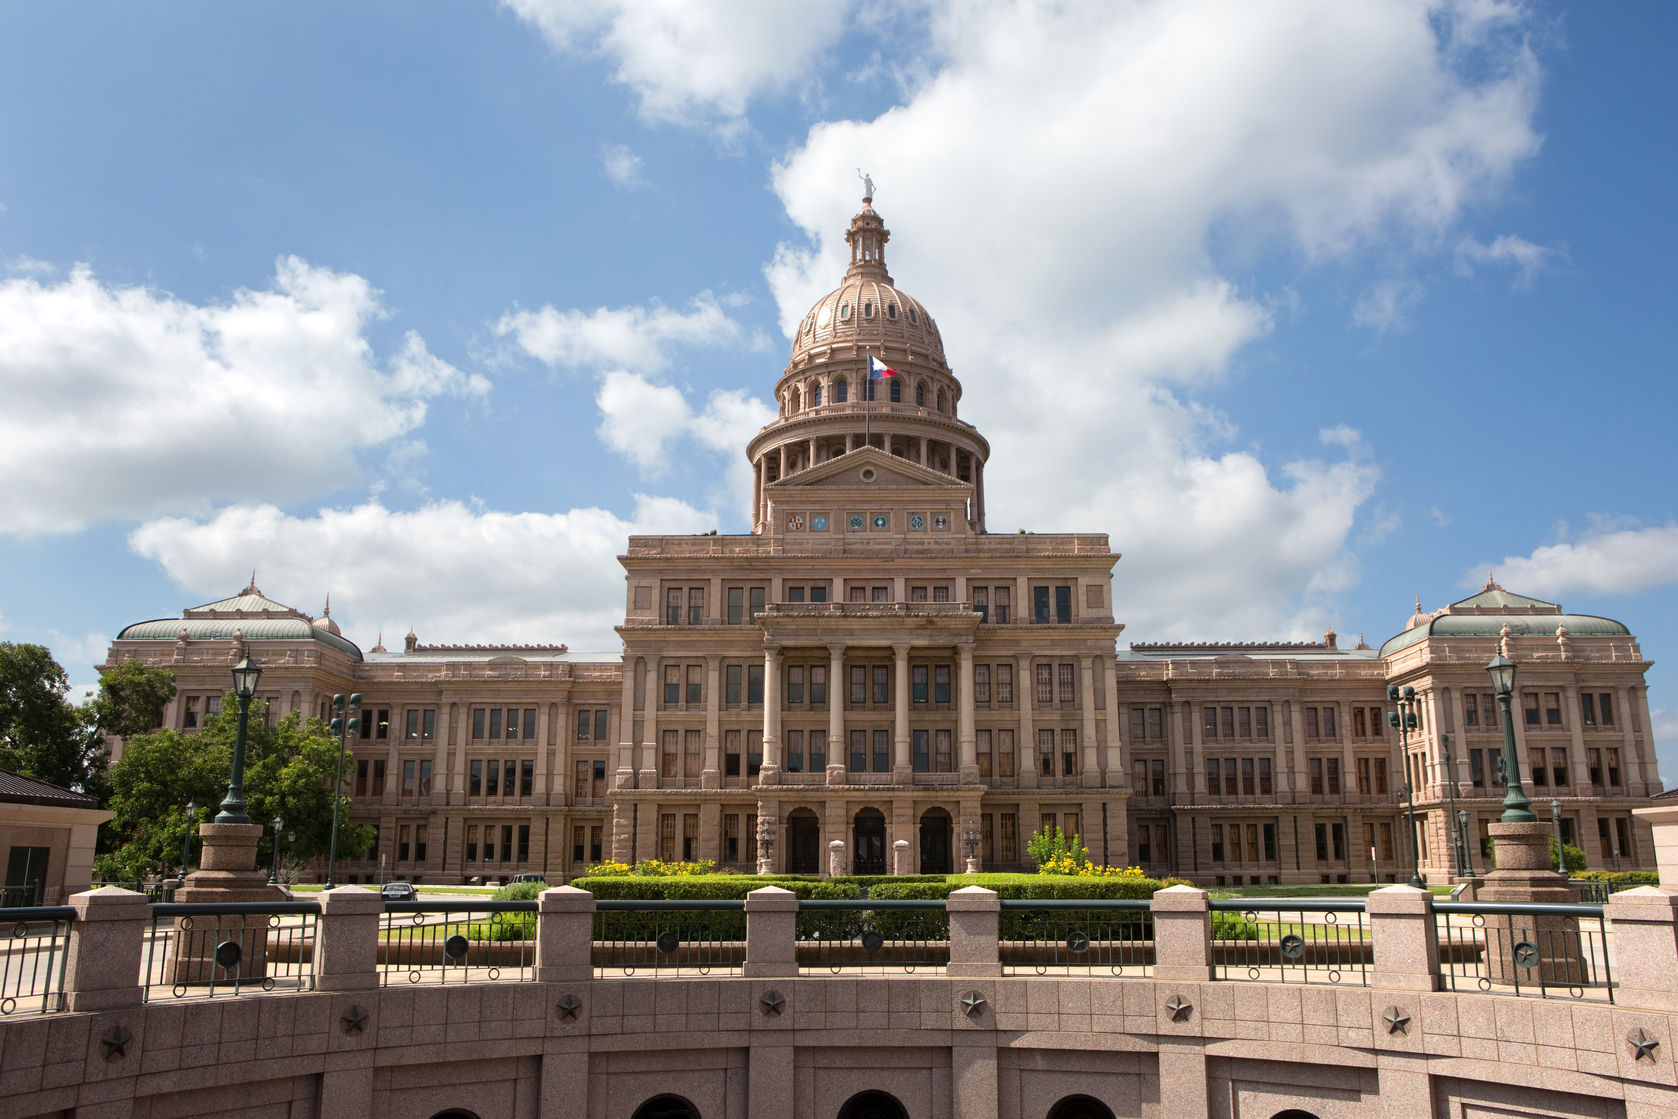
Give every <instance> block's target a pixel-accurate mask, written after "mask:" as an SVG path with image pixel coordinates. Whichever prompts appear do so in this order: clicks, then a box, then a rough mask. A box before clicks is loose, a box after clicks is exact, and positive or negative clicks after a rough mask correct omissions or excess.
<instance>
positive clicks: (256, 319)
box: [0, 256, 489, 536]
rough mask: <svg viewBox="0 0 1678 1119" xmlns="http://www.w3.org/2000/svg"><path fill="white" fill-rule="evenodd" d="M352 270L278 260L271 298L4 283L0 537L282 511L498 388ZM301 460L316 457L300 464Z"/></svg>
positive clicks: (67, 281) (75, 282)
mask: <svg viewBox="0 0 1678 1119" xmlns="http://www.w3.org/2000/svg"><path fill="white" fill-rule="evenodd" d="M386 314H387V312H386V311H385V309H384V307H383V306H382V305H381V303H380V300H379V293H378V291H377V290H376V289H374V288H373V286H372V285H371V284H369V283H368V282H367V281H366V280H365V279H363V278H362V277H360V276H357V275H354V274H351V273H342V272H334V271H332V270H330V269H327V268H321V267H316V266H313V265H310V264H309V263H308V262H306V261H304V260H301V259H299V258H298V257H295V256H285V257H281V258H280V259H279V261H278V263H277V265H276V271H275V276H274V281H273V285H272V286H271V287H270V288H268V289H265V290H248V289H241V290H240V291H238V292H235V293H234V295H233V296H232V297H231V298H230V299H228V300H227V301H225V302H221V303H206V304H195V303H190V302H187V301H185V300H182V299H177V298H176V297H174V296H172V295H170V294H168V293H167V292H161V291H157V290H155V289H152V288H148V287H115V286H110V285H107V284H104V283H101V282H100V281H99V280H98V278H97V277H95V276H94V274H93V272H92V271H91V270H90V269H88V268H86V267H82V266H78V267H76V268H75V269H73V270H72V271H71V272H70V274H69V275H68V276H66V277H65V278H64V279H63V280H61V281H58V282H53V283H43V282H41V281H39V280H37V279H33V278H21V277H20V278H14V279H10V280H5V281H0V399H4V400H5V401H6V404H5V407H4V408H0V476H4V477H5V478H6V480H7V484H6V485H5V487H3V488H0V532H10V533H14V534H20V535H25V536H27V535H33V534H41V533H56V532H69V531H75V530H77V529H79V528H81V527H82V526H83V525H85V524H87V523H89V522H91V521H95V520H99V519H102V518H120V519H132V520H138V519H141V518H144V517H149V516H154V515H157V514H160V513H168V512H177V511H188V510H198V509H207V508H208V507H209V506H210V505H211V504H212V503H213V502H216V501H218V500H275V501H284V500H290V499H296V498H300V497H304V496H307V495H309V494H314V493H319V492H321V491H322V490H329V489H333V488H335V487H337V486H340V485H343V484H345V483H347V482H351V481H353V480H355V479H356V478H357V477H358V476H359V474H360V468H359V466H358V463H357V458H356V452H357V451H359V450H361V449H364V448H369V447H375V446H378V445H379V444H382V443H385V442H387V441H389V440H392V439H395V438H397V437H399V436H402V435H405V434H407V433H408V432H411V431H413V430H414V429H416V428H418V427H419V426H420V425H421V424H423V423H424V422H425V419H426V415H427V413H428V410H429V409H430V408H431V407H432V405H433V404H434V403H435V402H436V401H438V400H440V399H445V398H448V399H455V400H470V399H474V398H481V397H483V396H484V395H485V394H487V393H488V391H489V382H488V381H486V380H485V379H484V378H482V377H481V376H477V375H475V374H468V373H465V372H462V371H461V370H459V369H456V368H455V367H454V366H452V365H450V364H448V363H447V362H445V361H442V360H441V359H439V358H437V357H436V356H435V355H433V354H431V353H430V352H429V351H428V350H427V349H426V346H425V343H424V341H423V340H422V339H421V338H420V336H419V335H418V334H414V333H411V332H410V333H409V334H407V335H406V336H405V337H404V338H403V339H402V341H401V342H400V343H399V344H398V345H397V347H396V349H395V351H394V352H393V353H391V354H390V355H389V356H387V357H385V358H384V359H383V360H382V361H381V360H380V359H379V358H378V357H377V356H376V355H375V354H374V352H373V348H372V345H371V344H370V343H369V341H368V339H367V335H366V331H367V328H368V326H369V325H370V324H371V323H372V322H373V321H374V320H377V319H380V318H383V317H384V316H385V315H386ZM299 447H307V448H309V450H308V453H307V454H300V453H299V451H298V448H299Z"/></svg>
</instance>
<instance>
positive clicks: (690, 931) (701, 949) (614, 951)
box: [592, 898, 746, 975]
mask: <svg viewBox="0 0 1678 1119" xmlns="http://www.w3.org/2000/svg"><path fill="white" fill-rule="evenodd" d="M594 904H595V913H594V946H593V953H592V956H593V960H594V966H595V968H596V969H597V970H599V972H600V973H601V974H603V975H607V974H617V975H636V974H639V973H641V972H651V973H653V974H654V975H658V974H669V975H683V974H686V975H739V974H740V973H741V971H742V969H743V968H744V966H745V962H746V903H745V901H744V900H739V899H682V900H646V901H637V900H629V899H618V898H601V899H599V900H597V901H596V902H595V903H594Z"/></svg>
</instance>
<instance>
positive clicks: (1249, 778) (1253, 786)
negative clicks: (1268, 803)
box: [1241, 758, 1258, 797]
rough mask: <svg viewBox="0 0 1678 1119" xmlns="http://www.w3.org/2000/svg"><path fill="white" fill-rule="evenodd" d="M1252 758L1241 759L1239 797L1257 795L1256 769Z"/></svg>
mask: <svg viewBox="0 0 1678 1119" xmlns="http://www.w3.org/2000/svg"><path fill="white" fill-rule="evenodd" d="M1253 761H1254V760H1253V759H1252V758H1242V759H1241V795H1242V796H1249V797H1250V796H1257V795H1258V767H1257V766H1256V765H1254V764H1253Z"/></svg>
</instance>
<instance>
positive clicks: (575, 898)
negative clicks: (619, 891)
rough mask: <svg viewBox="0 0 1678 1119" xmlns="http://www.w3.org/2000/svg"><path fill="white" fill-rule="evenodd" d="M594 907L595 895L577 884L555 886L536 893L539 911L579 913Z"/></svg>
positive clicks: (537, 909)
mask: <svg viewBox="0 0 1678 1119" xmlns="http://www.w3.org/2000/svg"><path fill="white" fill-rule="evenodd" d="M593 909H594V895H593V894H591V893H589V892H588V891H587V890H582V889H578V888H577V887H576V886H555V887H553V888H552V889H549V890H543V891H542V892H541V893H539V894H537V895H536V911H537V912H538V913H579V912H588V911H592V910H593Z"/></svg>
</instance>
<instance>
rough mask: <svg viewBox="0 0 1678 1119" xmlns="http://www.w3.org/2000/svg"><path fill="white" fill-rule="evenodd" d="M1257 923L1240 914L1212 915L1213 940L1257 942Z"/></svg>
mask: <svg viewBox="0 0 1678 1119" xmlns="http://www.w3.org/2000/svg"><path fill="white" fill-rule="evenodd" d="M1258 938H1259V927H1258V922H1257V921H1249V920H1247V918H1245V917H1243V916H1242V915H1241V914H1239V913H1214V914H1212V939H1213V940H1257V939H1258Z"/></svg>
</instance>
